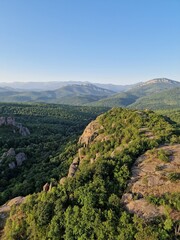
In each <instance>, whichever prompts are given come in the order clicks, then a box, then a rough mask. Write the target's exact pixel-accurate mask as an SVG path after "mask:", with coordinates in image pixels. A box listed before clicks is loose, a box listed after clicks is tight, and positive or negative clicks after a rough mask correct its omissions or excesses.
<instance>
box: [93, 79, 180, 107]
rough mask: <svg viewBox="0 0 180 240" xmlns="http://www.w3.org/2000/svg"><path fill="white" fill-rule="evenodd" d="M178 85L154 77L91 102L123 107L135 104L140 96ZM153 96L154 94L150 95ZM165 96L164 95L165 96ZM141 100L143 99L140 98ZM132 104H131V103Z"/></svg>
mask: <svg viewBox="0 0 180 240" xmlns="http://www.w3.org/2000/svg"><path fill="white" fill-rule="evenodd" d="M178 87H180V82H177V81H174V80H170V79H167V78H156V79H153V80H150V81H147V82H144V83H141V84H139V85H138V86H135V87H133V88H131V89H129V90H127V91H126V92H123V93H119V94H116V95H114V96H112V97H109V98H106V99H103V100H100V101H98V102H94V103H92V105H95V106H109V107H113V106H120V107H125V106H128V105H130V104H135V103H136V101H138V99H139V101H140V99H141V98H142V97H145V96H150V95H152V94H155V93H160V92H162V91H165V90H169V89H175V88H178ZM153 97H155V95H153V96H152V99H153ZM166 97H167V96H165V98H166ZM142 101H143V99H142ZM132 106H133V105H132Z"/></svg>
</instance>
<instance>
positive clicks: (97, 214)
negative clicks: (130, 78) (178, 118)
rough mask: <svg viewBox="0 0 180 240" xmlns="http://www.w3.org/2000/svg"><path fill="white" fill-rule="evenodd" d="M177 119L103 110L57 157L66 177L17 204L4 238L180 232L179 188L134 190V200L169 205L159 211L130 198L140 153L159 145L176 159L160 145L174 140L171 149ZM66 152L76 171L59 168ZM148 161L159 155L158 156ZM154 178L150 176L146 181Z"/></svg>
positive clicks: (141, 237)
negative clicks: (149, 214) (133, 206)
mask: <svg viewBox="0 0 180 240" xmlns="http://www.w3.org/2000/svg"><path fill="white" fill-rule="evenodd" d="M81 111H82V110H81ZM171 123H172V122H171V120H170V119H167V118H166V119H165V118H164V117H162V116H160V115H157V114H155V113H154V112H152V111H138V110H127V109H121V108H117V109H116V108H114V109H112V110H110V111H108V112H106V113H104V114H103V115H100V116H99V117H97V119H96V120H95V121H93V122H91V123H90V124H89V125H88V126H87V127H86V129H85V130H84V132H83V134H82V135H81V137H80V138H79V141H78V144H77V142H76V144H75V145H71V144H70V145H69V148H66V150H65V152H64V154H63V155H60V156H59V157H57V158H58V159H56V157H55V158H52V161H53V162H54V161H55V165H53V166H54V167H55V171H56V173H58V172H59V179H61V181H60V183H58V182H56V183H54V185H53V187H52V189H50V190H49V191H42V192H40V193H34V194H33V195H30V196H27V197H26V198H25V200H24V203H23V204H22V205H20V206H19V207H18V206H17V207H15V208H12V210H11V213H10V217H9V219H8V220H7V223H6V226H5V230H4V233H3V238H2V239H5V240H7V239H8V240H12V239H13V240H14V239H18V240H20V239H23V240H24V239H34V240H35V239H37V240H39V239H44V240H45V239H49V240H50V239H52V240H59V239H66V240H71V239H72V240H74V239H82V240H84V239H98V240H101V239H103V240H104V239H109V240H115V239H119V240H123V239H124V240H133V239H136V240H147V239H148V240H156V239H161V240H163V239H164V240H165V239H167V240H168V239H178V237H179V234H180V233H179V220H180V218H179V217H178V215H173V214H172V213H174V212H177V211H178V210H180V208H179V198H180V196H179V193H178V191H177V192H172V195H168V192H166V190H165V191H164V192H162V193H161V195H153V193H152V196H151V197H150V198H147V197H148V196H147V195H146V193H142V194H141V195H138V194H137V193H136V192H134V194H132V198H133V199H132V200H134V201H136V200H139V199H141V198H143V199H144V201H149V203H148V204H150V205H153V204H155V205H158V206H159V205H160V206H162V207H163V209H165V210H164V211H161V212H160V213H159V214H158V215H157V216H154V215H153V218H145V217H143V216H141V215H140V214H138V213H136V212H134V213H133V212H132V211H129V210H128V207H126V206H125V203H124V196H125V195H124V194H126V192H127V193H129V191H130V188H129V186H128V183H129V181H130V179H131V177H132V172H131V169H132V167H133V166H134V164H136V160H137V158H138V157H140V156H141V155H142V154H149V153H148V152H147V150H151V151H150V154H152V155H153V154H156V158H158V160H156V161H159V164H160V165H162V164H163V166H164V165H165V162H166V161H167V162H168V164H170V162H172V161H174V160H173V159H174V158H173V156H174V155H173V154H175V153H174V152H173V150H172V151H171V150H170V152H166V151H164V150H163V151H160V150H159V148H158V147H159V146H163V145H164V146H165V145H168V146H169V149H171V145H172V146H174V144H176V146H178V144H179V143H180V136H179V132H178V131H177V129H176V123H174V124H171ZM56 142H57V141H56ZM172 149H173V148H172ZM177 149H178V148H177ZM148 156H149V155H148ZM153 156H154V155H153ZM60 159H63V162H64V163H68V164H69V166H70V167H69V171H68V169H67V165H66V167H61V168H59V169H58V168H57V165H56V161H58V162H59V161H61V160H60ZM175 159H176V158H175ZM147 161H153V157H150V160H147ZM176 161H179V160H178V159H176ZM161 163H162V164H161ZM176 164H179V162H177V163H176ZM135 166H136V165H135ZM157 167H158V166H157ZM154 168H155V166H154ZM158 169H159V170H158ZM158 169H156V170H155V169H154V170H153V174H155V173H154V171H156V172H157V171H160V173H161V172H162V169H160V166H159V168H158ZM162 173H163V172H162ZM168 174H169V175H168ZM179 174H180V173H179V172H178V170H175V169H174V170H171V172H168V173H167V175H164V176H163V181H165V182H166V183H167V184H171V183H172V184H174V183H175V185H176V186H179ZM62 176H63V178H62ZM131 180H132V179H131ZM149 181H150V180H149V179H148V178H146V179H144V180H143V182H142V184H143V186H146V184H149ZM151 182H152V180H151ZM154 184H155V186H156V184H157V183H154ZM148 186H149V185H148ZM167 189H168V188H167ZM177 189H178V187H177ZM174 194H175V195H174ZM148 206H149V205H148ZM155 208H157V207H156V206H155ZM153 209H154V208H153ZM145 211H146V209H145Z"/></svg>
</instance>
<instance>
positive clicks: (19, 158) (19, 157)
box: [0, 148, 27, 169]
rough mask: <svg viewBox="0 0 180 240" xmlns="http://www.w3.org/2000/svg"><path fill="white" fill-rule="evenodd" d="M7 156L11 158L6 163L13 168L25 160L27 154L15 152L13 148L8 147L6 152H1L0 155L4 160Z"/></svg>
mask: <svg viewBox="0 0 180 240" xmlns="http://www.w3.org/2000/svg"><path fill="white" fill-rule="evenodd" d="M7 158H12V160H13V159H14V160H13V161H12V162H10V163H8V166H9V168H10V169H14V168H16V167H19V166H21V165H22V163H23V162H24V161H26V160H27V156H26V154H25V153H24V152H20V153H17V154H16V152H15V150H14V148H10V149H9V150H8V151H7V152H5V153H3V155H2V156H1V161H0V162H3V161H5V159H7Z"/></svg>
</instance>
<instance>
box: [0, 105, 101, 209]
mask: <svg viewBox="0 0 180 240" xmlns="http://www.w3.org/2000/svg"><path fill="white" fill-rule="evenodd" d="M104 111H105V109H102V108H93V107H71V106H63V105H53V104H52V105H50V104H49V105H47V104H0V117H3V116H6V117H9V116H13V117H14V118H15V120H16V121H17V122H19V123H21V124H23V125H24V126H26V127H28V129H29V131H30V135H27V136H22V135H20V134H19V133H18V132H17V131H16V129H15V128H14V126H10V125H2V126H0V204H3V203H4V202H5V201H7V200H8V199H10V198H13V197H16V196H18V195H23V196H24V195H27V194H29V193H33V192H37V191H40V190H41V189H42V186H43V185H44V184H45V183H46V182H47V181H50V179H54V181H56V180H58V179H59V175H60V174H61V172H63V170H64V169H67V168H68V162H66V161H64V158H65V157H64V156H65V155H66V150H67V149H68V148H69V146H70V148H71V149H72V148H73V142H74V141H75V140H76V139H77V137H78V136H79V135H80V134H81V132H82V130H83V128H84V127H85V126H86V124H87V123H89V121H91V120H92V119H94V118H95V117H96V116H97V115H99V114H100V113H102V112H104ZM14 152H15V153H16V156H15V153H14ZM18 153H22V154H21V155H19V156H21V157H22V156H26V158H24V160H25V159H26V161H23V164H20V162H19V164H18V165H21V166H17V167H16V165H17V164H16V165H15V164H13V162H16V161H17V160H16V159H15V158H17V154H18ZM23 154H25V155H23ZM21 160H23V159H21Z"/></svg>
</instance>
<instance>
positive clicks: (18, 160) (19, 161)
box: [16, 152, 27, 166]
mask: <svg viewBox="0 0 180 240" xmlns="http://www.w3.org/2000/svg"><path fill="white" fill-rule="evenodd" d="M25 160H27V157H26V154H25V153H23V152H20V153H18V154H17V155H16V163H17V166H21V165H22V163H23V162H24V161H25Z"/></svg>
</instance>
